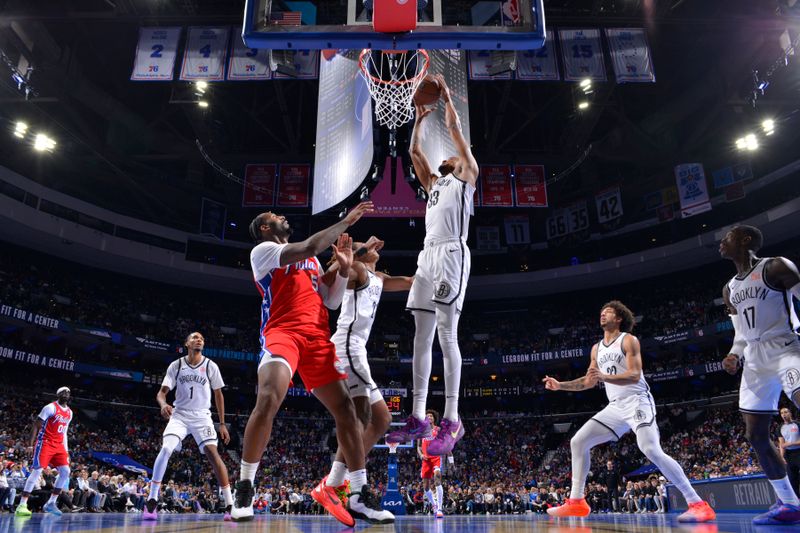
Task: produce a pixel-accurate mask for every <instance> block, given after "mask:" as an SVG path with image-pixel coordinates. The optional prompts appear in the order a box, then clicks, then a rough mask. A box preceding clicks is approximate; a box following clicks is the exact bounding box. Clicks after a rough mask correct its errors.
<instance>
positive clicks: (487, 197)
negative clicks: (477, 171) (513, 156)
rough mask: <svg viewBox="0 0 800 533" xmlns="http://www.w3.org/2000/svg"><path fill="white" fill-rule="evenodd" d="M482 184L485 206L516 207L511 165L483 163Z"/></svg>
mask: <svg viewBox="0 0 800 533" xmlns="http://www.w3.org/2000/svg"><path fill="white" fill-rule="evenodd" d="M480 185H481V187H480V188H481V205H482V206H483V207H514V192H513V188H512V187H511V167H510V166H509V165H482V166H481V175H480Z"/></svg>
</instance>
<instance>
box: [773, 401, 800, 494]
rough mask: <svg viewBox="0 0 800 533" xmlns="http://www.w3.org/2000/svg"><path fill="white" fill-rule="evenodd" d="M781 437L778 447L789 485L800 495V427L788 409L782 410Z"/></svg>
mask: <svg viewBox="0 0 800 533" xmlns="http://www.w3.org/2000/svg"><path fill="white" fill-rule="evenodd" d="M781 418H782V419H783V425H782V426H781V436H780V437H778V446H779V447H780V450H781V457H783V460H784V461H785V462H786V471H787V473H788V475H789V483H790V484H791V485H792V488H793V489H794V492H795V494H800V484H798V483H800V425H798V424H797V422H795V421H794V420H792V412H791V411H790V410H789V408H788V407H784V408H783V409H781Z"/></svg>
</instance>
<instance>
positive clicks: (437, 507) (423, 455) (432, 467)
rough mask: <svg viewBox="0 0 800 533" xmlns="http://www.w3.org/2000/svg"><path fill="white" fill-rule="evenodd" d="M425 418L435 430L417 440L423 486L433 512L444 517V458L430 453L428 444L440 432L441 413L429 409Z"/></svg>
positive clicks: (438, 516) (437, 516)
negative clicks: (433, 489) (433, 486)
mask: <svg viewBox="0 0 800 533" xmlns="http://www.w3.org/2000/svg"><path fill="white" fill-rule="evenodd" d="M425 418H426V419H427V421H428V423H429V424H430V425H431V428H433V430H432V431H431V436H430V437H423V438H421V439H420V440H418V441H417V443H418V444H417V455H419V457H420V459H422V470H421V471H420V477H421V478H422V486H423V488H424V489H425V496H427V497H428V501H429V502H430V504H431V508H432V509H433V514H434V515H435V516H436V518H442V517H444V512H442V508H443V507H444V506H443V498H444V489H443V488H442V458H441V456H439V455H428V445H429V444H430V443H431V441H433V440H434V439H435V438H436V435H438V434H439V426H438V425H437V424H438V423H439V413H438V412H436V411H434V410H433V409H428V410H427V411H426V412H425ZM431 479H432V480H433V483H434V485H436V493H435V494H434V493H433V491H432V490H431Z"/></svg>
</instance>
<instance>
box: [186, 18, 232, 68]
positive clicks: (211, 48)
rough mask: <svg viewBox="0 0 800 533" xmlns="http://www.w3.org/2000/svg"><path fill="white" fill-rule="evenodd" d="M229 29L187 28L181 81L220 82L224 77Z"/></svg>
mask: <svg viewBox="0 0 800 533" xmlns="http://www.w3.org/2000/svg"><path fill="white" fill-rule="evenodd" d="M229 32H230V28H229V27H227V26H225V27H222V28H200V27H192V28H189V34H188V37H187V38H186V49H185V50H184V51H183V65H182V66H181V80H183V81H221V80H223V79H224V77H225V54H226V53H227V51H228V33H229Z"/></svg>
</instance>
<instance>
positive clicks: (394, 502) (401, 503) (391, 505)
mask: <svg viewBox="0 0 800 533" xmlns="http://www.w3.org/2000/svg"><path fill="white" fill-rule="evenodd" d="M398 505H403V502H401V501H397V500H394V501H389V502H383V506H384V507H397V506H398Z"/></svg>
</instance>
